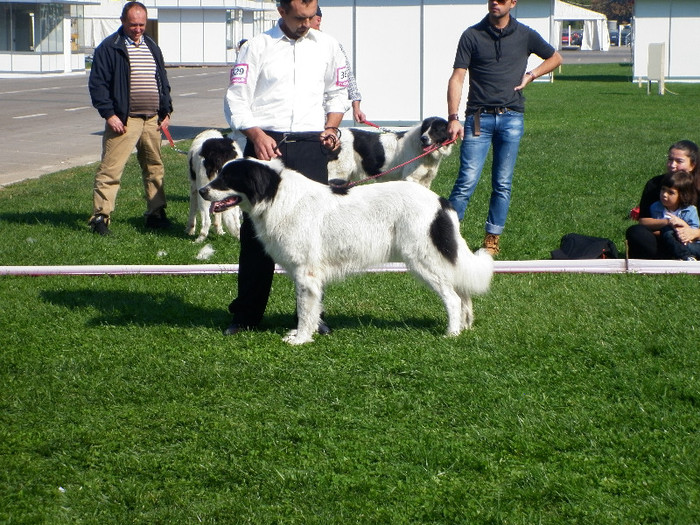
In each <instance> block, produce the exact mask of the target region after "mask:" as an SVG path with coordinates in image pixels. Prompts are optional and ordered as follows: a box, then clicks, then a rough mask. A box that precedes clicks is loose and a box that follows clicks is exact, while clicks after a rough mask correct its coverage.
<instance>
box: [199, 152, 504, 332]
mask: <svg viewBox="0 0 700 525" xmlns="http://www.w3.org/2000/svg"><path fill="white" fill-rule="evenodd" d="M200 193H201V195H202V197H204V198H205V199H207V200H210V201H213V202H214V205H213V209H215V210H217V211H223V210H226V209H229V208H231V207H232V206H236V205H240V207H241V209H242V210H243V211H244V212H245V213H247V214H248V216H249V217H250V219H251V220H252V221H253V225H254V226H255V231H256V232H257V234H258V238H259V239H260V240H261V242H262V243H263V245H264V246H265V250H266V251H267V252H268V254H269V255H270V256H271V257H272V259H274V260H275V262H277V263H278V264H279V265H280V266H282V267H283V268H284V269H285V270H286V272H287V274H288V275H289V276H290V278H291V279H292V280H293V281H294V283H295V286H296V296H297V297H296V298H297V312H298V316H299V324H298V326H297V329H296V330H292V331H291V332H289V334H288V335H287V336H286V337H285V339H284V340H285V341H286V342H288V343H291V344H302V343H307V342H310V341H312V335H313V334H314V332H315V331H316V328H317V327H318V324H319V320H320V314H321V311H322V304H321V299H322V297H323V289H324V286H325V285H326V283H328V282H331V281H334V280H338V279H342V278H343V277H345V276H346V275H348V274H351V273H357V272H361V271H363V270H365V269H367V268H369V267H371V266H374V265H377V264H381V263H384V262H387V261H390V260H401V261H403V262H405V263H406V266H407V267H408V269H409V270H410V271H411V272H413V273H414V274H415V275H416V276H417V277H418V278H419V279H421V280H422V281H424V282H425V283H426V284H427V285H428V286H429V287H430V288H431V289H433V290H434V291H435V292H436V293H437V294H438V295H439V296H440V298H441V299H442V301H443V303H444V304H445V308H446V309H447V317H448V324H447V335H457V334H459V333H460V332H461V331H462V330H464V329H466V328H470V327H471V324H472V321H473V319H474V314H473V311H472V301H471V296H472V295H473V294H481V293H485V292H486V291H487V290H488V289H489V286H490V282H491V276H492V274H493V259H492V258H491V256H490V255H489V254H488V253H486V252H484V251H479V252H477V253H476V254H473V253H472V252H471V251H470V250H469V248H468V247H467V243H466V242H465V241H464V239H463V238H462V237H461V235H460V233H459V221H458V220H457V214H456V213H455V211H454V209H453V208H452V206H451V205H450V204H449V203H448V202H447V201H446V200H445V199H443V198H441V197H439V196H438V195H436V194H435V193H433V192H432V191H430V190H428V189H426V188H424V187H423V186H421V185H420V184H413V183H409V182H403V181H395V182H387V183H384V184H367V185H360V186H355V187H352V188H347V187H343V188H333V187H329V186H325V185H323V184H320V183H318V182H314V181H311V180H309V179H307V178H306V177H304V176H303V175H301V174H300V173H299V172H297V171H294V170H291V169H287V168H285V167H284V165H283V164H282V161H281V160H272V161H262V160H256V159H252V158H245V159H239V160H234V161H231V162H228V163H227V164H225V165H224V167H223V168H222V170H221V172H220V173H219V175H218V176H217V177H216V178H215V179H214V180H213V181H212V182H210V183H209V184H208V185H207V186H205V187H204V188H202V189H201V190H200Z"/></svg>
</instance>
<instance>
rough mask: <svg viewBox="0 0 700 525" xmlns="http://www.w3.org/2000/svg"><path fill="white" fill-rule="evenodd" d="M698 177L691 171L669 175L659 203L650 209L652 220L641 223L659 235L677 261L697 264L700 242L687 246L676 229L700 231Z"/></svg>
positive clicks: (648, 218)
mask: <svg viewBox="0 0 700 525" xmlns="http://www.w3.org/2000/svg"><path fill="white" fill-rule="evenodd" d="M697 200H698V197H697V191H696V190H695V177H693V176H692V175H691V174H690V173H688V172H687V171H676V172H673V173H667V174H666V175H664V178H663V179H662V180H661V192H660V194H659V200H658V201H656V202H654V203H653V204H652V205H651V207H650V212H651V217H644V218H641V219H640V220H639V224H641V225H642V226H644V227H646V228H647V229H649V230H651V231H652V232H658V233H659V236H660V242H661V244H662V248H663V251H664V252H665V253H668V254H670V255H671V257H672V258H673V259H679V260H682V261H696V260H697V257H699V256H700V241H696V242H690V243H684V242H681V241H680V240H679V239H678V236H677V235H676V227H683V226H690V227H691V228H700V219H698V209H697V208H696V207H695V203H696V202H697Z"/></svg>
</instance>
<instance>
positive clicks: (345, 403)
mask: <svg viewBox="0 0 700 525" xmlns="http://www.w3.org/2000/svg"><path fill="white" fill-rule="evenodd" d="M630 76H631V71H630V67H629V66H619V65H616V64H608V65H600V66H596V65H591V66H573V65H572V66H564V68H563V71H562V73H561V74H560V75H557V77H556V80H555V82H554V83H553V84H535V85H532V86H529V87H528V89H527V97H528V111H527V116H526V129H527V131H526V135H525V137H524V138H523V141H522V145H521V153H520V156H519V160H518V165H517V167H516V178H515V185H514V193H513V202H512V207H511V213H510V216H509V221H508V224H507V226H506V231H505V233H504V235H503V237H502V249H503V252H502V257H501V259H506V260H520V259H546V258H549V252H550V251H551V250H553V249H555V248H557V247H558V244H559V240H560V239H561V237H562V236H563V235H564V234H566V233H569V232H577V233H584V234H588V235H596V236H602V237H609V238H611V239H613V240H614V241H615V242H616V244H617V245H618V247H619V248H621V249H622V248H623V246H624V242H623V241H624V231H625V229H626V228H627V227H628V226H629V225H630V224H631V222H630V220H629V219H627V213H628V211H629V209H630V208H632V207H633V206H634V205H636V203H637V201H638V199H639V195H640V194H641V190H642V187H643V185H644V182H645V181H646V180H647V179H648V178H650V177H651V176H653V175H657V174H659V173H661V172H662V171H663V170H664V163H665V156H666V150H667V148H668V146H669V145H670V144H671V143H672V142H675V141H677V140H679V139H684V138H687V139H691V140H695V141H700V136H699V134H698V127H697V122H696V119H695V117H694V116H693V112H692V111H689V108H698V107H700V85H691V84H675V85H672V86H669V87H670V89H671V90H672V91H673V92H674V93H676V94H675V95H665V96H658V95H649V96H648V95H647V94H646V88H645V87H642V88H640V87H638V86H637V85H636V84H633V83H631V82H629V77H630ZM179 146H180V147H182V148H186V147H187V146H188V145H187V144H180V145H179ZM165 157H166V162H167V173H168V175H167V177H168V178H167V182H166V184H167V186H166V191H167V195H168V202H169V207H168V212H169V216H170V217H171V218H172V219H173V221H174V222H175V224H176V225H175V227H173V228H172V230H170V231H168V232H164V233H151V232H148V231H146V230H145V229H144V228H143V217H142V214H143V211H144V207H145V206H144V201H143V197H142V185H141V181H140V177H139V175H138V168H137V164H136V163H135V162H131V163H130V164H129V166H128V168H127V171H126V174H125V177H124V180H123V185H122V190H121V192H120V194H119V198H118V202H117V211H116V213H115V214H114V216H113V225H112V229H113V232H114V234H113V235H112V236H111V237H108V238H101V237H98V236H95V235H93V234H91V233H90V232H89V230H88V227H87V219H88V217H89V215H90V210H91V190H92V179H93V176H94V170H95V166H94V165H93V166H87V167H81V168H76V169H71V170H66V171H63V172H60V173H57V174H53V175H50V176H45V177H43V178H41V179H39V180H33V181H27V182H24V183H21V184H17V185H13V186H9V187H7V188H3V189H0V238H2V241H0V265H64V264H156V263H158V264H190V263H191V264H194V263H199V262H200V261H197V260H196V259H195V256H196V255H197V253H198V251H199V249H200V248H201V245H195V244H193V243H192V242H191V240H190V239H189V238H188V237H187V236H186V235H185V234H184V232H183V230H184V227H185V222H186V220H187V212H188V191H189V186H188V184H189V183H188V179H187V168H186V159H185V157H184V155H181V154H178V153H177V152H175V151H173V150H172V149H170V148H166V149H165ZM456 169H457V153H456V152H455V153H453V155H452V157H450V159H448V160H447V161H446V162H444V164H443V166H442V168H441V172H440V175H439V177H438V179H437V180H436V182H435V184H434V189H435V190H436V191H437V192H438V193H440V194H442V195H445V196H446V195H447V194H448V193H449V190H450V188H451V185H452V182H453V180H454V176H455V172H456ZM480 184H481V187H480V188H479V189H478V190H477V193H476V195H475V198H474V200H473V202H472V204H471V205H470V208H469V211H468V214H467V218H466V220H465V221H464V223H463V233H464V236H465V238H466V239H467V242H468V243H469V244H470V246H471V247H472V248H475V247H477V246H478V245H479V243H480V242H481V239H482V237H483V222H484V220H485V215H486V206H487V199H488V189H489V188H488V186H489V180H488V175H487V176H486V177H484V179H483V180H482V182H481V183H480ZM209 242H210V243H211V245H212V246H213V248H214V249H215V254H214V256H213V257H212V258H211V259H210V260H209V261H208V262H210V263H234V262H237V258H238V245H237V243H236V242H235V241H233V240H231V239H230V238H226V237H224V238H217V237H212V238H211V239H210V240H209ZM699 284H700V282H699V281H698V277H697V276H692V275H632V274H629V275H575V274H573V275H572V274H518V275H506V274H498V275H496V276H494V280H493V286H492V291H491V292H490V293H489V294H488V295H486V296H484V297H480V298H477V299H476V300H475V315H476V322H475V325H474V328H473V329H472V330H471V331H470V332H469V333H465V334H463V335H461V336H459V337H457V338H451V339H448V338H444V337H443V335H442V334H443V332H444V330H445V327H446V316H445V313H444V310H443V307H442V305H441V304H440V302H439V300H438V298H437V297H436V296H434V295H433V294H432V293H431V292H429V291H428V290H426V289H425V288H423V287H422V286H421V285H419V284H417V283H416V282H415V281H414V280H413V279H412V278H411V277H410V276H408V275H405V274H372V275H364V276H360V277H356V278H352V279H349V280H347V281H345V282H342V283H337V284H333V285H332V286H330V287H329V288H328V289H327V292H326V310H327V318H328V322H329V324H330V325H331V326H332V327H333V328H334V332H333V334H332V335H331V336H328V337H323V338H320V337H317V340H316V342H315V343H313V344H309V345H305V346H302V347H290V346H288V345H285V344H284V343H282V341H281V337H282V335H283V334H284V333H285V331H286V330H287V329H288V328H290V327H291V326H292V324H293V317H292V314H293V310H294V298H293V287H292V284H291V282H290V281H289V280H288V279H287V278H286V277H284V276H281V275H280V276H276V277H275V280H274V284H273V292H272V295H271V300H270V304H269V307H268V311H267V316H266V319H265V323H264V326H263V328H264V330H263V331H260V332H255V333H246V334H242V335H241V336H238V337H235V338H225V337H223V336H222V335H221V329H222V328H223V327H225V326H226V324H227V323H228V321H229V316H228V313H227V312H226V306H227V305H228V303H229V302H230V300H231V299H232V298H233V296H234V294H235V287H236V276H235V275H217V276H121V277H93V276H89V277H88V276H70V277H66V276H64V277H0V301H1V304H2V306H1V307H0V335H1V336H2V337H1V339H0V340H1V341H2V343H1V345H0V385H1V388H0V523H8V524H18V523H26V524H36V523H46V524H63V523H65V524H76V523H90V524H93V523H94V524H105V523H110V524H111V523H114V524H123V523H141V524H153V523H178V524H180V523H254V524H261V523H299V524H302V523H303V524H307V523H317V524H328V523H343V524H344V523H364V524H376V523H392V524H393V523H398V524H402V523H416V524H418V523H420V524H428V523H435V524H437V523H444V524H454V523H487V524H488V523H491V524H500V523H504V524H505V523H509V524H516V523H517V524H532V523H550V524H560V523H586V524H617V523H621V524H627V523H673V524H695V523H700V509H699V508H698V506H699V505H700V454H698V450H700V438H699V436H700V415H699V413H698V409H699V405H700V386H699V385H700V382H699V380H698V374H699V373H700V348H699V347H700V344H699V342H700V321H699V316H698V310H697V303H698V298H699V297H700V286H699Z"/></svg>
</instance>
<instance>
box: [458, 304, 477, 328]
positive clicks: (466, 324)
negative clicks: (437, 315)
mask: <svg viewBox="0 0 700 525" xmlns="http://www.w3.org/2000/svg"><path fill="white" fill-rule="evenodd" d="M460 297H461V299H462V328H463V329H464V330H469V329H470V328H471V327H472V323H473V322H474V309H473V308H472V298H471V297H470V296H469V295H460Z"/></svg>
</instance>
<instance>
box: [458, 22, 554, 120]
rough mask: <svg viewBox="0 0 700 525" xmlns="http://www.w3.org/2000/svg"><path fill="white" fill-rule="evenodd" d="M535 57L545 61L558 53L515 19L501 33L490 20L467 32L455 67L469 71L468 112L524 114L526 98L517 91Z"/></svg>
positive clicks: (464, 34) (463, 35)
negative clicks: (504, 110) (491, 110)
mask: <svg viewBox="0 0 700 525" xmlns="http://www.w3.org/2000/svg"><path fill="white" fill-rule="evenodd" d="M532 53H534V54H535V55H537V56H539V57H540V58H542V59H544V60H546V59H547V58H550V57H551V56H552V55H553V54H554V53H555V49H554V47H552V46H551V45H550V44H549V43H548V42H547V41H545V40H544V38H542V37H541V36H540V34H539V33H538V32H537V31H535V30H534V29H532V28H530V27H528V26H526V25H524V24H521V23H520V22H518V21H517V20H516V19H515V18H513V17H511V18H510V22H509V23H508V26H506V27H505V28H504V29H502V30H500V31H499V30H497V29H496V28H494V27H493V26H492V25H491V24H490V23H489V20H488V16H486V17H485V18H484V19H483V20H482V21H481V22H479V23H478V24H476V25H474V26H471V27H469V28H468V29H467V30H465V31H464V33H462V36H461V37H460V39H459V44H458V45H457V54H456V56H455V61H454V66H453V67H454V68H462V69H467V70H469V95H468V96H467V112H468V113H472V112H474V111H476V109H477V108H480V107H486V108H489V107H491V108H493V107H507V108H510V109H513V110H515V111H519V112H521V113H522V112H524V111H525V97H524V96H523V94H522V91H514V88H515V86H518V85H520V81H521V80H522V78H523V75H524V74H525V68H526V67H527V59H528V57H529V56H530V55H531V54H532Z"/></svg>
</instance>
